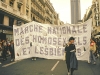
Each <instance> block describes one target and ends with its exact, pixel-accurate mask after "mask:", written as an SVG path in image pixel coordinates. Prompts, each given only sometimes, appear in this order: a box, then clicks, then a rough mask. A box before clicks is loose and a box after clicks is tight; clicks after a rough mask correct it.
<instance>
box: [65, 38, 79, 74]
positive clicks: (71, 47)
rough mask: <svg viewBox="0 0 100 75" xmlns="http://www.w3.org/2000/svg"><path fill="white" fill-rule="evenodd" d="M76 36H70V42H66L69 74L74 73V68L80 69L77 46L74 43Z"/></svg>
mask: <svg viewBox="0 0 100 75" xmlns="http://www.w3.org/2000/svg"><path fill="white" fill-rule="evenodd" d="M74 40H75V38H74V37H70V38H69V42H68V43H67V44H66V47H65V52H66V64H67V70H68V75H70V71H71V75H73V72H74V70H77V69H78V61H77V58H76V55H75V52H76V47H75V44H74Z"/></svg>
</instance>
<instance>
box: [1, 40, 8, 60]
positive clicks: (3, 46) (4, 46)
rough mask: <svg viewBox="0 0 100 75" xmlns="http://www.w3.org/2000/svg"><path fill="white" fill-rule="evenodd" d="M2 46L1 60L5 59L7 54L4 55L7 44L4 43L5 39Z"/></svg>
mask: <svg viewBox="0 0 100 75" xmlns="http://www.w3.org/2000/svg"><path fill="white" fill-rule="evenodd" d="M2 48H3V54H2V56H3V61H5V60H7V56H6V54H7V44H6V41H5V40H4V42H3V45H2Z"/></svg>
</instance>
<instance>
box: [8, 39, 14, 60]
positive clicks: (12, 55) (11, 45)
mask: <svg viewBox="0 0 100 75" xmlns="http://www.w3.org/2000/svg"><path fill="white" fill-rule="evenodd" d="M9 51H10V53H11V61H14V59H15V53H14V42H13V40H11V42H10V46H9Z"/></svg>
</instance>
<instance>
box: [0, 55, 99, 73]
mask: <svg viewBox="0 0 100 75" xmlns="http://www.w3.org/2000/svg"><path fill="white" fill-rule="evenodd" d="M0 75H67V68H66V64H65V61H63V60H47V59H42V58H37V60H34V61H32V60H31V58H29V59H25V60H20V61H16V62H10V58H9V57H8V60H7V61H2V64H1V65H0ZM74 75H100V59H97V64H96V65H93V64H88V63H87V62H86V61H79V68H78V70H76V71H75V72H74Z"/></svg>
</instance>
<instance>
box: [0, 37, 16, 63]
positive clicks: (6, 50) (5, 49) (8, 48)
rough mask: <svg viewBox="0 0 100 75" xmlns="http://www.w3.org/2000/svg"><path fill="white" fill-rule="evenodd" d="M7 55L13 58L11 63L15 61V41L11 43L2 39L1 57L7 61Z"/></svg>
mask: <svg viewBox="0 0 100 75" xmlns="http://www.w3.org/2000/svg"><path fill="white" fill-rule="evenodd" d="M7 54H8V55H10V56H11V61H14V57H15V55H14V42H13V40H11V41H9V40H8V38H7V39H6V40H1V39H0V56H1V58H2V59H3V61H6V60H7ZM0 64H1V62H0Z"/></svg>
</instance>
